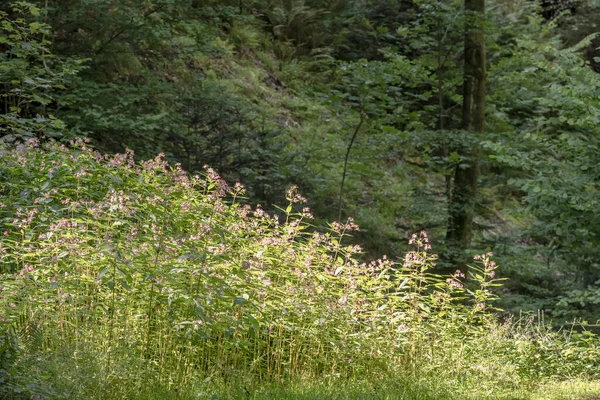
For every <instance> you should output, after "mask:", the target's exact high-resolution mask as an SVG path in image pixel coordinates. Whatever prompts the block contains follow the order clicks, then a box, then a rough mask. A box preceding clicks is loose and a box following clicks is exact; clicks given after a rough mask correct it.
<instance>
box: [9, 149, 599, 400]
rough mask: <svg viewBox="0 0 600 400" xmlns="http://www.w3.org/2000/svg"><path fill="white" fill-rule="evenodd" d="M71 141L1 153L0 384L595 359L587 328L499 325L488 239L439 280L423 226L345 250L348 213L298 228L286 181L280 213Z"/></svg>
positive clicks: (329, 377)
mask: <svg viewBox="0 0 600 400" xmlns="http://www.w3.org/2000/svg"><path fill="white" fill-rule="evenodd" d="M73 146H74V148H73V149H72V150H68V149H67V148H66V147H64V146H59V145H58V144H56V143H52V142H50V143H47V144H45V145H43V146H40V145H39V144H38V142H36V141H30V142H28V143H27V144H26V145H20V146H18V147H16V148H9V147H3V148H2V150H1V152H0V154H1V159H2V161H3V162H2V164H1V165H2V167H1V173H2V176H3V181H2V187H1V192H2V197H1V202H2V204H1V205H2V208H1V213H2V218H1V219H0V221H1V226H0V231H1V232H2V236H1V242H0V243H1V246H2V247H1V254H0V257H1V261H2V263H1V265H2V270H1V273H2V275H1V284H2V291H1V294H2V296H1V297H0V303H1V305H2V309H3V310H5V313H4V314H3V316H2V321H1V322H0V323H1V324H2V330H3V332H10V331H11V330H14V331H15V332H16V336H15V338H16V340H17V341H16V342H14V343H18V352H19V358H18V359H17V360H16V361H13V363H14V365H12V366H11V365H8V367H9V369H8V374H7V375H6V376H3V377H2V379H5V381H6V385H5V386H4V387H3V389H2V390H3V391H4V392H3V394H4V395H9V394H10V393H19V392H23V393H29V394H30V395H32V396H42V395H43V396H50V397H57V398H64V397H67V398H83V397H86V398H96V397H98V396H102V398H117V397H123V396H125V397H130V396H134V397H137V398H142V397H139V396H144V395H145V394H144V393H149V392H148V387H146V383H147V382H153V386H151V389H152V391H154V392H155V393H168V392H169V391H172V390H175V389H177V390H179V389H181V390H184V393H190V395H191V393H193V391H199V390H201V388H202V387H204V388H207V387H210V385H209V383H210V384H211V385H212V384H214V385H216V386H215V387H222V386H220V385H229V384H233V385H234V387H235V386H236V385H241V387H244V388H246V389H245V390H246V391H248V390H255V389H253V388H255V387H258V386H256V385H261V384H262V383H265V382H294V381H298V380H300V381H302V380H304V379H315V378H318V379H321V380H324V381H325V382H332V383H333V382H338V381H343V380H346V379H347V380H350V381H353V380H355V379H359V378H361V377H363V378H365V379H367V380H366V382H370V383H369V384H373V383H375V382H377V381H378V380H380V379H384V377H389V376H390V375H393V376H395V375H403V374H405V373H408V374H410V376H418V375H419V374H420V373H421V372H422V373H423V374H425V375H424V376H431V374H442V375H441V376H442V377H443V379H444V380H443V381H442V382H447V384H448V385H450V384H451V383H450V382H453V381H454V380H456V379H460V380H464V384H463V386H462V387H463V388H464V390H465V391H468V390H471V387H472V386H471V385H472V384H471V383H469V382H475V381H477V380H478V379H479V378H478V377H482V378H483V377H484V376H485V377H487V378H489V375H488V372H487V371H488V369H489V368H493V369H494V371H495V373H494V379H493V380H490V381H488V383H487V384H486V385H492V386H498V385H499V386H501V387H504V385H505V384H504V383H503V382H505V381H506V380H507V379H508V377H509V376H510V377H511V379H510V380H511V381H512V382H514V383H511V384H510V386H511V387H513V388H514V386H512V385H517V386H519V385H528V384H529V383H528V379H529V378H530V377H535V378H536V379H537V378H541V377H550V376H552V377H554V376H574V375H581V376H591V375H593V374H594V373H595V371H596V369H594V368H597V362H598V360H600V358H599V354H597V353H596V350H593V349H595V348H596V347H594V346H596V345H595V343H596V341H597V338H596V337H595V336H594V335H593V334H591V333H586V335H585V337H581V339H578V340H575V341H574V339H575V337H574V336H571V337H569V336H563V335H559V334H553V333H551V332H549V331H545V332H542V331H535V330H532V329H531V328H530V327H527V326H523V325H520V324H508V325H503V326H499V325H497V323H496V322H495V318H494V314H493V311H494V310H495V307H494V306H493V301H494V300H495V299H496V296H495V295H494V294H493V292H492V291H491V289H492V288H493V287H494V286H497V285H498V280H497V278H496V277H495V274H496V265H495V263H494V262H493V261H491V260H490V258H489V255H482V256H478V257H477V258H476V260H475V265H474V266H473V268H472V276H471V277H470V279H468V280H464V279H463V278H464V277H461V276H460V275H459V274H458V273H457V274H456V275H454V276H452V277H449V278H447V279H446V278H444V277H441V276H438V275H435V274H432V273H431V268H432V266H433V261H434V260H435V256H434V255H432V254H431V253H430V248H431V246H430V245H429V239H428V237H427V235H426V234H424V233H422V234H420V235H413V237H412V239H411V243H412V245H413V246H414V250H413V251H412V252H409V253H407V254H406V257H405V258H404V260H403V261H400V262H393V261H391V260H389V259H387V258H383V259H380V260H377V261H373V262H371V263H368V264H366V263H361V262H360V261H358V260H357V258H356V256H357V254H359V253H360V248H359V247H357V246H355V245H349V244H348V242H347V240H348V238H349V235H350V233H351V232H352V231H356V230H358V227H357V226H356V225H355V224H354V222H353V221H352V220H351V219H349V220H348V221H347V223H346V224H340V223H332V224H331V225H330V228H329V229H328V230H327V231H326V232H324V233H320V232H318V231H312V230H311V229H309V228H310V226H309V225H308V224H307V221H308V220H309V219H310V218H311V217H312V216H311V215H310V211H309V210H308V209H306V208H304V206H303V203H304V202H305V201H306V200H305V199H304V198H303V197H302V196H300V195H299V194H298V193H297V192H296V191H295V189H294V188H292V189H290V191H289V192H288V194H287V196H286V197H287V199H288V206H287V207H286V209H285V210H282V211H284V217H285V221H281V222H279V218H277V217H276V216H269V215H268V214H266V213H265V212H264V211H263V210H262V209H260V208H256V209H251V208H250V207H249V206H242V205H240V204H239V198H240V196H241V195H242V194H243V188H242V187H241V186H239V185H236V186H235V187H229V186H228V185H227V184H226V183H225V182H224V181H223V180H221V179H220V178H219V176H218V175H216V173H215V172H214V171H213V170H211V169H208V170H207V171H206V175H205V177H204V178H200V177H198V176H192V177H190V176H189V175H187V174H186V173H185V172H184V171H183V170H181V169H180V168H179V167H175V168H170V167H168V165H167V164H166V162H165V161H164V159H162V158H161V157H158V158H156V159H154V160H150V161H145V162H143V163H141V164H139V165H138V164H135V163H134V162H133V159H132V154H131V153H128V154H124V155H116V156H113V157H103V156H101V155H100V154H98V153H96V152H93V151H91V150H90V149H88V148H87V147H86V145H84V144H83V143H81V142H80V143H77V144H73ZM463 285H464V286H463ZM540 329H543V327H542V326H540ZM532 335H533V336H532ZM535 335H538V336H535ZM535 337H539V338H540V340H541V342H538V341H536V340H534V338H535ZM517 338H520V339H518V340H517ZM4 343H5V346H4V347H5V348H6V351H10V350H9V348H10V345H8V344H7V343H9V342H7V341H5V342H4ZM7 346H8V347H7ZM582 352H585V354H586V356H585V357H581V354H582ZM490 354H494V355H495V357H497V360H496V361H493V360H491V359H490V358H489V355H490ZM507 359H509V360H511V362H509V363H506V360H507ZM59 360H60V363H63V364H62V365H63V366H62V367H61V368H58V364H57V363H58V362H59ZM565 360H568V363H567V364H565V363H564V361H565ZM65 366H71V368H65ZM23 371H28V373H27V375H26V376H27V378H26V379H25V375H24V372H23ZM413 374H414V375H413ZM514 374H516V375H514ZM77 382H79V383H77ZM415 382H416V383H415V385H416V386H415V387H418V385H419V384H418V382H419V381H418V380H416V381H415ZM249 385H250V386H249ZM452 385H453V384H452ZM492 386H486V387H492ZM438 388H439V389H436V390H438V392H439V393H443V392H444V391H445V390H449V388H450V386H446V387H444V386H443V385H441V386H439V387H438ZM215 390H218V389H215ZM415 390H417V389H415ZM453 390H458V389H456V388H454V389H453ZM461 390H462V389H461ZM136 392H137V393H138V394H136V395H133V393H136ZM155 395H156V394H155Z"/></svg>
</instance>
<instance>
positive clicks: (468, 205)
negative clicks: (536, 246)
mask: <svg viewBox="0 0 600 400" xmlns="http://www.w3.org/2000/svg"><path fill="white" fill-rule="evenodd" d="M465 14H466V30H465V55H464V57H465V58H464V63H465V65H464V78H463V108H462V127H463V129H464V130H465V131H466V132H465V133H466V134H474V135H475V136H479V134H481V133H482V132H483V124H484V120H485V114H484V100H485V79H486V65H485V64H486V61H485V38H484V29H483V20H484V16H485V0H465ZM476 139H477V138H476ZM477 141H478V140H475V142H477ZM462 158H463V160H462V161H461V163H460V164H461V166H459V167H457V168H456V171H455V173H454V185H453V188H452V199H451V202H450V207H449V210H448V214H449V216H448V231H447V234H446V244H447V247H448V258H449V261H450V262H452V264H454V266H455V267H457V268H459V269H460V270H462V271H463V272H466V262H467V260H466V258H465V254H464V253H465V249H467V248H468V247H469V246H470V244H471V236H472V228H473V216H474V204H475V196H476V193H477V179H478V176H479V146H478V145H477V144H476V145H474V146H473V147H470V148H468V149H466V150H464V151H463V152H462Z"/></svg>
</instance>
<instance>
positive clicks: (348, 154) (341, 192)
mask: <svg viewBox="0 0 600 400" xmlns="http://www.w3.org/2000/svg"><path fill="white" fill-rule="evenodd" d="M364 121H365V116H364V115H363V113H362V108H361V111H360V121H359V122H358V125H356V128H355V129H354V133H353V134H352V138H351V139H350V143H348V148H347V149H346V157H345V158H344V171H343V172H342V183H341V184H340V194H339V197H338V221H341V220H342V210H343V200H344V198H343V196H344V184H345V183H346V172H347V171H348V159H349V158H350V150H352V145H353V144H354V140H356V136H357V135H358V131H360V127H361V126H362V124H363V122H364Z"/></svg>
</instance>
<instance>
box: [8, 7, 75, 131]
mask: <svg viewBox="0 0 600 400" xmlns="http://www.w3.org/2000/svg"><path fill="white" fill-rule="evenodd" d="M11 6H12V8H11V13H10V14H8V13H7V12H4V11H1V10H0V85H1V89H0V136H1V138H2V140H3V141H5V142H12V141H15V140H19V139H27V138H32V137H37V138H41V137H46V136H47V137H54V138H60V137H63V136H65V135H68V133H67V132H66V131H65V129H64V128H65V127H64V124H63V123H62V122H61V121H60V120H58V119H57V118H56V116H55V115H54V113H55V111H54V110H56V109H57V108H58V107H59V104H58V103H57V93H58V92H59V91H60V90H63V89H65V86H66V85H68V84H69V82H70V81H71V80H72V79H73V77H74V76H75V75H76V74H77V73H78V72H79V71H81V70H82V63H83V60H80V59H78V60H72V59H66V60H65V59H60V58H59V57H57V56H56V55H54V54H52V52H51V51H50V44H51V40H50V36H51V30H50V26H49V25H48V24H46V23H44V22H43V18H42V16H41V12H40V11H41V10H40V9H39V8H38V7H36V6H34V5H33V4H31V3H28V2H24V1H18V2H14V3H13V4H12V5H11Z"/></svg>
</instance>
